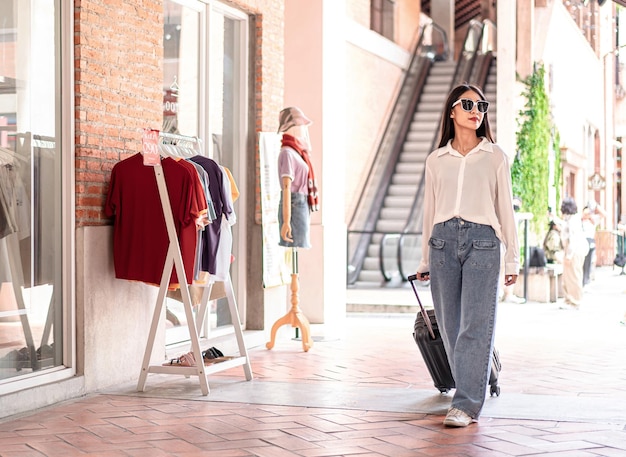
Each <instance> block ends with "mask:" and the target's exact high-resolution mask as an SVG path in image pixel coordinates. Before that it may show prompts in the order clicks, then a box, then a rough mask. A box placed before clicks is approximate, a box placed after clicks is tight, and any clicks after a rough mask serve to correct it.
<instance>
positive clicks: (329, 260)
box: [284, 0, 347, 337]
mask: <svg viewBox="0 0 626 457" xmlns="http://www.w3.org/2000/svg"><path fill="white" fill-rule="evenodd" d="M345 8H346V7H345V1H344V0H310V1H306V2H303V1H301V0H286V1H285V99H284V104H285V106H298V107H299V108H301V109H302V110H303V111H304V113H305V114H306V115H307V116H308V117H309V118H310V119H311V120H312V121H313V124H312V125H311V126H310V127H309V134H310V137H311V144H312V147H313V151H312V158H311V159H312V163H313V168H314V170H315V174H316V178H317V181H318V187H319V188H320V196H321V210H320V211H318V212H315V213H312V215H311V216H312V217H311V244H312V245H313V247H312V248H311V249H309V250H301V251H300V253H299V267H300V269H299V279H300V281H299V282H300V287H299V292H300V307H301V309H302V311H303V312H304V314H305V315H306V316H307V318H308V319H309V321H310V322H311V323H312V324H314V323H324V324H326V325H325V327H324V332H325V334H326V335H328V333H334V332H341V328H342V326H343V321H344V319H345V310H346V223H345V215H344V213H345V184H344V182H345V173H346V170H345V167H346V164H345V152H344V151H345V148H344V144H345V141H346V135H347V131H346V128H345V127H346V119H345V111H344V106H345V92H346V91H345V46H344V43H345V37H344V29H345V25H344V21H345ZM312 335H313V336H314V337H315V336H316V334H315V332H312ZM326 335H325V336H326Z"/></svg>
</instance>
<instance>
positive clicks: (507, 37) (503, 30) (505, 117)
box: [496, 0, 517, 159]
mask: <svg viewBox="0 0 626 457" xmlns="http://www.w3.org/2000/svg"><path fill="white" fill-rule="evenodd" d="M497 10H498V12H497V19H498V21H497V27H498V32H497V33H498V52H497V56H498V76H497V100H498V106H499V107H502V109H498V113H497V124H498V138H497V139H496V140H497V142H498V144H500V146H502V148H503V149H504V151H505V152H506V153H507V154H508V155H509V158H511V159H513V157H514V156H515V150H516V137H515V131H516V117H517V110H516V109H515V106H516V103H515V99H516V94H517V90H516V87H515V86H516V84H515V61H516V47H517V40H516V29H517V28H516V23H517V21H516V16H517V2H516V1H514V0H498V8H497Z"/></svg>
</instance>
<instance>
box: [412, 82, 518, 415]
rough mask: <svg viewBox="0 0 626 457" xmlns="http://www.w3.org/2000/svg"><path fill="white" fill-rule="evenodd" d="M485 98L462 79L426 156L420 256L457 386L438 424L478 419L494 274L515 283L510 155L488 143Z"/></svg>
mask: <svg viewBox="0 0 626 457" xmlns="http://www.w3.org/2000/svg"><path fill="white" fill-rule="evenodd" d="M488 109H489V102H488V101H486V100H485V96H484V95H483V93H482V91H481V90H480V89H479V88H478V87H476V86H473V85H468V84H462V85H460V86H457V87H455V88H454V89H453V90H452V91H451V92H450V94H449V96H448V98H447V100H446V102H445V105H444V107H443V115H442V121H441V122H442V125H441V139H440V142H439V147H438V149H436V150H435V151H433V152H432V153H431V154H430V155H429V156H428V159H427V160H426V181H425V195H424V226H423V239H422V260H421V263H420V265H419V266H418V268H417V273H418V275H417V276H418V278H419V279H421V280H424V281H425V280H430V287H431V291H432V296H433V303H434V306H435V314H436V317H437V322H438V323H439V328H440V329H441V333H442V338H443V342H444V346H445V349H446V352H447V355H448V360H449V362H450V367H451V369H452V374H453V376H454V380H455V384H456V390H455V392H454V396H453V398H452V404H451V407H450V409H449V410H448V414H447V415H446V418H445V419H444V421H443V423H444V425H446V426H451V427H465V426H467V425H469V424H471V423H472V422H475V421H477V419H478V417H479V416H480V412H481V410H482V408H483V404H484V401H485V396H486V390H487V384H488V380H489V371H490V363H491V352H492V349H493V338H494V325H495V317H496V304H497V302H498V286H499V285H498V278H499V272H500V263H501V252H502V251H504V285H507V286H508V285H512V284H514V283H515V282H516V281H517V275H518V273H519V242H518V239H517V227H516V224H515V215H514V211H513V195H512V190H511V175H510V171H509V160H508V158H507V156H506V154H505V153H504V152H503V151H502V149H501V148H500V147H499V146H498V145H496V144H495V143H494V141H493V137H492V134H491V128H490V126H489V119H488V116H487V111H488Z"/></svg>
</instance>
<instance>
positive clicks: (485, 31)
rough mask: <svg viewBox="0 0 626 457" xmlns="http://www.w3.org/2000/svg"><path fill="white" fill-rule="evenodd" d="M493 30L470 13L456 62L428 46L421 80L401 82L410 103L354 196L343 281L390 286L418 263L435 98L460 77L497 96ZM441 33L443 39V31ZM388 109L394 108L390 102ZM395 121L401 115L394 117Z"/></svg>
mask: <svg viewBox="0 0 626 457" xmlns="http://www.w3.org/2000/svg"><path fill="white" fill-rule="evenodd" d="M433 31H435V32H436V33H438V34H440V33H443V32H440V31H439V30H437V29H433V30H430V31H429V33H430V34H431V36H432V34H433ZM485 37H488V38H489V40H488V41H485ZM493 38H495V26H494V25H493V23H491V22H490V21H484V22H482V23H481V22H478V21H472V22H471V23H470V25H469V27H468V32H467V35H466V39H465V41H464V47H463V51H462V52H461V54H460V56H459V59H458V61H457V62H456V63H455V62H453V61H452V60H447V59H443V58H441V56H440V57H439V58H436V57H433V56H432V54H431V56H426V57H424V58H423V59H422V62H421V66H420V69H419V70H418V71H417V72H418V73H419V74H420V77H419V78H417V79H418V80H419V81H420V82H421V84H416V85H415V87H413V88H411V89H406V90H407V91H410V90H412V91H413V92H418V91H419V93H414V95H413V99H414V103H413V105H412V106H413V108H412V109H410V110H407V109H406V107H405V111H404V116H405V121H404V126H405V127H404V130H401V131H400V132H397V133H396V135H397V136H396V144H395V145H393V147H388V149H390V151H387V153H386V159H387V166H386V168H383V169H382V171H381V170H377V169H376V167H373V170H374V171H375V173H374V176H378V182H376V181H375V180H372V179H368V182H369V183H370V184H369V185H370V186H372V187H369V188H367V186H366V189H365V191H364V193H363V195H362V198H361V200H362V201H360V204H361V205H360V206H365V205H363V201H365V202H369V207H368V209H367V211H363V210H361V211H358V210H357V212H355V217H354V218H353V220H352V221H351V224H350V226H349V230H348V259H349V264H348V285H350V286H354V287H361V288H367V287H381V286H387V287H389V286H396V285H398V284H401V283H402V282H403V281H404V278H406V276H407V275H408V274H411V273H413V272H414V271H415V269H416V268H417V264H418V262H419V259H420V258H421V234H420V232H421V224H422V222H421V220H422V219H421V217H422V200H423V179H424V165H425V161H426V157H427V156H428V154H429V153H430V152H431V151H432V150H434V149H435V147H436V143H437V142H438V137H439V124H440V115H441V106H442V105H443V103H444V102H445V98H446V96H447V94H448V93H449V91H450V89H451V88H452V87H453V86H455V85H457V84H459V83H461V82H465V81H469V82H470V83H472V84H476V85H477V86H480V87H483V88H484V90H485V96H486V97H487V98H488V99H489V100H492V101H493V102H494V103H492V105H491V106H492V107H493V106H494V105H495V104H496V103H495V58H494V53H493V50H494V49H495V45H493V42H492V40H493ZM442 39H443V40H444V41H443V42H444V43H445V42H446V41H445V34H444V35H443V37H442ZM422 41H423V40H422V39H420V42H422ZM486 43H487V44H486ZM420 54H425V53H424V49H419V47H418V49H417V50H416V55H420ZM413 82H414V83H415V82H416V81H413ZM406 84H407V82H405V85H406ZM403 89H404V87H403ZM401 94H402V92H401ZM398 111H401V110H398ZM494 113H495V111H494V110H493V108H492V109H491V110H490V120H491V119H492V117H493V119H494V120H495V115H494ZM394 114H395V116H396V117H399V116H400V114H399V113H398V112H396V109H394ZM394 114H392V116H391V117H392V120H393V117H394ZM395 122H396V123H399V121H398V120H397V119H396V121H395ZM388 130H389V129H388ZM398 139H399V140H398ZM383 145H384V138H383V142H381V146H383ZM381 150H383V151H384V149H382V148H381V149H379V154H377V157H378V156H379V155H381ZM375 165H376V164H375ZM370 178H371V176H370ZM368 193H369V198H368ZM359 218H360V220H359Z"/></svg>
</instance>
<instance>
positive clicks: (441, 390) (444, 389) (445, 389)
mask: <svg viewBox="0 0 626 457" xmlns="http://www.w3.org/2000/svg"><path fill="white" fill-rule="evenodd" d="M437 389H439V392H441V393H442V394H447V393H448V392H450V389H448V388H447V387H437Z"/></svg>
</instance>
